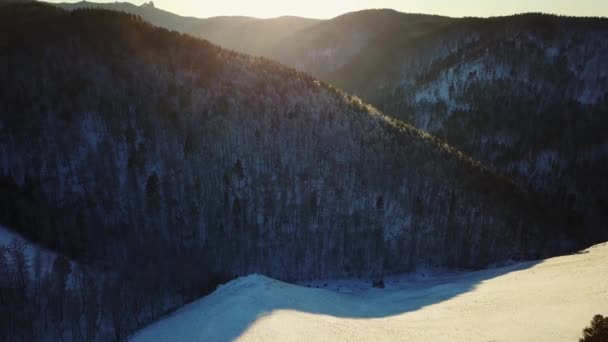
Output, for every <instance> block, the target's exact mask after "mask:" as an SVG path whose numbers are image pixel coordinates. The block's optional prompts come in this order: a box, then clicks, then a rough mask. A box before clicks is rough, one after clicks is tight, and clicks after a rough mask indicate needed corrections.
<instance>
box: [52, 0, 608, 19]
mask: <svg viewBox="0 0 608 342" xmlns="http://www.w3.org/2000/svg"><path fill="white" fill-rule="evenodd" d="M50 1H52V2H63V1H66V0H50ZM67 1H69V2H75V1H76V0H67ZM93 1H98V2H101V1H103V2H109V1H104V0H93ZM120 1H129V0H120ZM146 1H149V0H146ZM129 2H133V3H135V4H138V5H139V4H141V3H142V2H143V1H138V0H135V1H132V0H131V1H129ZM154 3H155V4H156V7H159V8H162V9H165V10H167V11H170V12H174V13H177V14H180V15H187V16H195V17H212V16H218V15H246V16H253V17H260V18H269V17H277V16H281V15H297V16H303V17H311V18H332V17H335V16H337V15H340V14H343V13H346V12H351V11H356V10H361V9H367V8H393V9H396V10H398V11H401V12H412V13H426V14H441V15H447V16H454V17H461V16H482V17H487V16H496V15H508V14H514V13H521V12H545V13H555V14H566V15H574V16H602V17H608V0H296V1H291V0H289V1H286V0H154Z"/></svg>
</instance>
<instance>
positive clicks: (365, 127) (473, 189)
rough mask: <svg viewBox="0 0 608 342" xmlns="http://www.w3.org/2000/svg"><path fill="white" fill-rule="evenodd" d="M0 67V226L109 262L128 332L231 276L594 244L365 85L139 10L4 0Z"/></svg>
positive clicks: (117, 327)
mask: <svg viewBox="0 0 608 342" xmlns="http://www.w3.org/2000/svg"><path fill="white" fill-rule="evenodd" d="M14 32H19V33H20V34H19V35H15V34H14ZM0 64H1V65H3V66H5V67H4V68H1V69H0V87H1V89H3V91H2V92H0V112H1V113H2V115H0V224H3V225H6V226H8V227H11V228H12V229H15V230H16V231H18V232H20V233H21V234H23V235H24V236H25V237H27V238H28V239H30V240H31V241H33V242H36V243H38V244H40V245H43V246H45V247H46V248H48V249H49V250H51V251H54V252H56V253H58V254H60V255H64V256H66V257H69V258H70V259H72V260H74V261H76V262H79V263H82V264H85V265H87V266H89V267H91V268H93V269H95V270H96V271H98V272H100V273H105V274H109V275H110V276H108V278H107V279H105V280H104V283H103V291H100V292H103V296H104V297H103V299H104V301H103V303H105V307H104V308H103V310H104V311H103V312H104V315H105V316H103V320H104V321H103V325H102V326H103V327H104V328H107V329H110V331H107V332H106V333H107V334H109V335H111V336H113V338H114V339H117V340H121V339H124V337H125V336H126V335H127V334H128V333H130V332H132V331H133V330H134V329H136V328H140V327H142V326H143V325H145V324H146V323H147V322H150V321H151V320H153V319H155V318H157V317H158V316H159V315H162V314H164V313H166V312H167V311H169V310H172V309H174V308H176V307H179V306H180V305H182V304H184V303H187V302H189V301H191V300H193V299H195V298H198V297H200V296H201V295H204V294H206V293H208V292H209V291H211V290H213V289H214V288H215V285H217V284H218V283H221V282H223V281H225V280H227V279H231V278H234V277H235V276H238V275H245V274H250V273H254V272H259V273H264V274H267V275H269V276H272V277H275V278H277V279H281V280H286V281H294V280H308V279H322V278H333V277H363V278H366V279H380V278H382V277H384V276H385V275H389V274H395V273H404V272H409V271H411V270H413V269H415V268H416V267H418V266H420V265H429V266H437V267H444V268H452V269H461V268H481V267H485V266H487V265H490V264H494V263H500V262H505V261H508V260H522V259H528V260H529V259H537V258H541V257H547V256H552V255H558V254H563V253H565V252H568V251H572V250H574V249H576V248H578V247H580V246H581V245H583V244H584V243H585V241H584V240H582V239H581V238H580V227H579V226H577V225H574V224H571V222H569V221H568V217H567V216H566V215H563V214H562V213H561V212H560V211H556V210H554V209H552V208H549V207H545V206H544V203H543V201H541V200H539V199H538V198H536V196H534V195H532V194H530V193H529V192H527V191H525V189H522V188H520V187H518V186H517V185H516V184H515V183H513V182H512V181H510V180H509V179H506V178H504V177H500V176H498V175H496V174H495V173H493V172H491V171H489V170H488V169H486V168H484V167H483V166H482V165H480V164H479V163H478V162H475V161H474V160H472V159H471V158H470V157H468V156H467V155H465V154H463V153H462V152H460V151H458V150H456V149H453V148H451V147H449V146H447V145H445V144H444V143H442V142H441V141H439V140H438V139H436V138H434V137H432V136H430V135H428V134H426V133H423V132H421V131H420V130H417V129H415V128H413V127H411V126H409V125H407V124H404V123H403V122H400V121H397V120H395V119H392V118H390V117H387V116H385V115H384V114H382V113H381V112H379V111H378V110H377V109H375V108H373V107H372V106H369V105H367V104H365V103H364V102H362V101H361V100H359V99H358V98H356V97H353V96H352V95H350V94H347V93H345V92H343V91H340V90H338V89H336V88H334V87H333V86H330V85H328V84H326V83H324V82H321V81H318V80H316V79H314V78H313V77H311V76H309V75H308V74H305V73H302V72H299V71H296V70H294V69H290V68H287V67H285V66H282V65H280V64H278V63H276V62H273V61H270V60H267V59H264V58H256V57H251V56H247V55H242V54H239V53H236V52H234V51H230V50H225V49H223V48H220V47H218V46H216V45H213V44H211V43H209V42H208V41H203V40H199V39H196V38H193V37H191V36H188V35H184V34H181V33H178V32H170V31H168V30H166V29H162V28H157V27H154V26H152V25H151V24H149V23H147V22H145V21H143V20H142V19H141V18H139V17H137V16H134V15H131V14H126V13H117V12H114V11H106V10H74V11H65V10H61V9H59V8H57V7H54V6H49V5H45V4H40V3H31V4H22V5H12V6H4V7H2V8H0ZM60 274H62V273H60ZM64 304H65V303H62V305H64ZM65 305H69V303H67V304H65ZM35 308H36V307H24V308H23V310H24V311H25V312H26V313H29V314H38V313H39V312H38V311H36V310H37V309H35ZM61 312H62V311H61ZM95 312H97V311H95ZM41 314H46V312H42V313H41ZM54 319H56V321H57V322H59V323H61V324H58V326H59V327H58V328H57V331H56V332H54V333H55V334H56V335H55V336H58V337H57V338H59V337H61V338H67V337H66V336H69V335H67V332H65V331H67V329H68V328H66V327H65V326H63V322H64V320H65V319H64V316H60V315H59V316H58V317H55V318H54ZM96 322H97V321H95V320H94V322H92V324H91V325H88V326H94V325H93V324H96ZM70 324H72V325H71V326H70V327H71V328H70V329H72V328H73V327H76V328H78V327H80V325H76V324H75V323H70ZM99 324H101V323H99ZM41 329H42V328H41ZM45 329H48V325H47V326H45ZM74 329H75V328H74ZM75 331H76V332H72V333H78V330H77V329H76V330H75ZM30 333H31V334H35V333H38V331H31V332H30ZM47 333H48V332H47ZM16 336H21V335H16ZM0 337H1V336H0ZM10 337H12V338H7V339H8V340H15V338H14V337H15V336H10ZM21 337H22V338H21V339H17V340H26V341H27V340H32V338H31V336H29V335H24V336H21ZM68 339H69V338H68Z"/></svg>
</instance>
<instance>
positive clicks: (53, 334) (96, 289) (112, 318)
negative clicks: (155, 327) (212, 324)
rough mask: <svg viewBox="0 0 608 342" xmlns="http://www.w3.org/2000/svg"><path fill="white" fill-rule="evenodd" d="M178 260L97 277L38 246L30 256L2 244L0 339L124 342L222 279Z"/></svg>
mask: <svg viewBox="0 0 608 342" xmlns="http://www.w3.org/2000/svg"><path fill="white" fill-rule="evenodd" d="M190 256H194V255H190ZM48 259H50V260H48ZM180 261H181V260H171V261H170V262H171V267H170V268H168V267H163V265H162V264H161V263H159V262H154V263H145V264H139V265H129V266H128V267H120V266H117V267H114V268H113V269H112V270H111V271H107V272H101V271H100V270H99V269H95V268H91V267H89V266H85V265H83V264H82V263H77V262H73V261H70V260H69V259H67V258H65V257H63V256H61V255H54V254H49V253H48V252H42V251H41V249H40V248H35V252H34V253H33V255H29V254H28V252H27V250H26V246H25V244H24V242H23V241H22V240H18V239H15V240H14V241H12V242H11V243H9V244H8V245H1V244H0V341H6V342H13V341H15V342H17V341H38V340H53V341H75V342H76V341H78V342H90V341H109V340H115V341H124V340H126V339H127V337H128V336H129V335H130V334H132V333H133V332H134V331H135V330H136V329H139V328H141V327H143V326H144V325H146V324H148V323H150V322H152V321H153V320H155V319H157V318H158V317H160V316H162V315H165V314H167V313H169V312H170V311H171V310H174V309H175V308H178V307H180V306H182V305H184V304H185V303H188V302H190V301H192V300H194V299H196V298H199V297H200V296H202V295H205V294H207V293H209V292H210V291H211V290H213V289H214V288H215V286H216V285H217V283H218V282H219V281H224V280H221V279H202V277H205V274H206V272H205V270H204V268H203V267H201V269H198V268H197V269H184V267H180V264H179V263H180ZM135 266H137V267H141V269H140V268H136V267H135ZM182 272H191V273H190V274H188V275H187V278H188V279H189V282H188V283H187V284H186V283H184V282H180V279H184V277H186V276H185V275H184V274H182ZM193 283H195V284H197V288H192V287H191V286H188V284H193Z"/></svg>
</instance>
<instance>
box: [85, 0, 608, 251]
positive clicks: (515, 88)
mask: <svg viewBox="0 0 608 342" xmlns="http://www.w3.org/2000/svg"><path fill="white" fill-rule="evenodd" d="M83 4H89V3H80V6H83ZM103 6H108V5H103ZM131 7H133V8H139V7H136V6H132V5H131ZM131 7H128V6H127V7H123V8H122V10H125V11H131V12H133V10H132V9H130V8H131ZM142 15H143V16H144V18H147V20H149V18H150V16H149V15H146V13H142ZM152 22H155V21H154V20H152ZM224 22H225V18H211V19H206V23H207V26H206V27H207V29H205V30H190V29H184V30H183V31H184V32H189V33H191V34H193V35H196V36H199V37H203V38H206V39H210V40H212V41H213V42H215V43H218V44H220V45H222V46H225V47H228V48H232V49H237V50H239V51H244V52H246V53H250V54H255V55H262V56H266V57H270V58H272V59H276V60H278V61H280V62H283V63H285V64H287V65H289V66H292V67H295V68H297V69H299V70H303V71H305V72H309V73H311V74H313V75H314V76H316V77H318V78H320V79H321V80H324V81H326V82H329V83H331V84H335V85H336V86H338V87H339V88H341V89H345V90H346V91H349V92H351V93H354V94H356V95H358V96H360V97H361V98H362V99H363V100H364V101H366V102H368V103H371V104H372V105H374V106H376V107H377V108H379V109H380V110H382V111H384V112H385V113H386V114H387V115H391V116H393V117H396V118H399V119H401V120H403V121H405V122H408V123H410V124H412V125H413V126H415V127H417V128H419V129H422V130H424V131H427V132H430V133H431V134H433V135H436V136H438V137H439V138H440V139H442V140H444V141H446V142H447V143H448V144H449V145H451V146H455V147H456V148H459V149H461V150H462V151H464V152H466V153H468V154H469V155H471V156H473V158H475V159H477V160H479V161H481V162H482V164H483V165H484V166H486V167H489V168H491V169H493V170H494V171H496V172H498V173H501V174H503V175H505V176H507V177H510V178H512V179H514V180H515V181H516V182H519V183H521V184H523V185H525V186H526V188H527V189H529V190H530V191H534V192H537V193H539V195H540V196H543V197H545V198H546V199H547V200H548V201H550V202H551V203H552V205H554V206H557V207H561V208H563V209H564V210H565V211H567V212H569V213H570V217H571V218H572V220H575V221H577V222H578V223H579V224H581V225H584V226H585V227H586V230H587V233H586V235H587V239H588V240H589V243H593V242H598V241H601V240H605V239H606V238H608V214H606V213H608V198H607V196H608V195H607V194H608V179H607V177H605V175H606V174H608V138H607V137H606V135H605V134H604V133H603V132H605V131H606V130H607V129H608V115H607V114H608V97H607V96H608V95H607V94H608V62H606V61H608V19H599V18H568V17H557V16H550V15H542V14H526V15H517V16H510V17H500V18H490V19H478V18H463V19H456V18H446V17H439V16H429V15H416V14H405V13H399V12H396V11H392V10H367V11H360V12H354V13H348V14H345V15H342V16H339V17H336V18H334V19H330V20H322V21H318V22H315V23H310V22H309V23H305V22H303V21H300V20H295V21H293V22H291V23H290V24H288V25H283V26H276V25H275V26H273V25H274V24H273V21H272V20H267V21H264V20H259V19H251V18H249V21H248V23H249V25H250V26H249V27H248V29H247V30H240V31H238V32H239V33H237V34H233V33H234V32H235V31H234V30H232V29H228V28H227V26H226V25H225V24H223V23H224ZM156 23H157V24H158V25H164V24H163V23H162V22H158V21H156ZM220 23H222V24H220ZM262 23H264V24H265V25H267V26H265V27H275V28H276V30H275V31H276V32H280V35H272V34H268V33H267V32H268V31H264V30H261V29H254V27H261V26H264V25H263V24H262ZM295 23H299V24H297V25H296V24H295ZM235 27H236V26H235ZM212 28H216V30H214V29H212ZM213 32H225V34H224V36H218V35H216V34H214V33H213ZM255 37H257V38H255ZM260 37H266V38H260ZM262 40H263V44H262V43H257V42H260V41H262ZM250 42H254V44H250Z"/></svg>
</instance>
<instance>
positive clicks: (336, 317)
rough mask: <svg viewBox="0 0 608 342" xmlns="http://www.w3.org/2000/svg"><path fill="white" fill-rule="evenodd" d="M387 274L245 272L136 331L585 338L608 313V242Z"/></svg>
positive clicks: (152, 337) (209, 335) (186, 337)
mask: <svg viewBox="0 0 608 342" xmlns="http://www.w3.org/2000/svg"><path fill="white" fill-rule="evenodd" d="M387 280H388V281H387V284H386V285H387V287H386V288H385V289H375V288H370V287H369V286H362V285H361V284H359V285H357V284H356V283H353V282H352V281H344V280H343V281H336V282H332V281H328V282H325V283H327V285H326V286H324V285H325V284H324V282H317V283H315V284H313V286H312V287H310V288H309V287H306V286H301V285H291V284H287V283H284V282H281V281H278V280H274V279H270V278H267V277H265V276H262V275H251V276H247V277H242V278H238V279H236V280H234V281H231V282H229V283H228V284H226V285H223V286H220V287H219V288H218V289H217V290H216V291H215V292H214V293H212V294H210V295H209V296H207V297H205V298H203V299H200V300H198V301H196V302H194V303H192V304H190V305H187V306H185V307H184V308H182V309H180V310H178V311H177V312H175V313H174V314H172V315H170V316H169V317H167V318H165V319H163V320H161V321H159V322H157V323H155V324H152V325H151V326H149V327H147V328H144V329H143V330H141V331H139V332H138V333H137V334H135V335H134V336H132V338H131V339H132V341H135V342H140V341H231V340H240V341H576V340H578V338H579V337H580V336H581V331H582V329H583V327H585V326H587V325H588V324H589V321H590V320H591V318H592V317H593V315H595V314H604V315H606V314H608V243H604V244H601V245H597V246H594V247H592V248H590V249H588V250H585V251H583V252H581V253H579V254H575V255H569V256H563V257H557V258H552V259H547V260H541V261H537V262H526V263H519V264H513V265H510V266H507V267H502V268H495V269H488V270H482V271H476V272H467V273H464V272H463V273H452V274H444V275H431V276H427V277H421V276H415V277H412V276H408V277H394V278H391V279H387ZM319 284H321V287H323V288H316V286H318V285H319ZM349 287H350V288H351V290H348V288H349ZM338 288H340V289H341V291H340V292H338V291H336V290H337V289H338ZM328 289H333V290H328ZM345 289H346V290H345Z"/></svg>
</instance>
